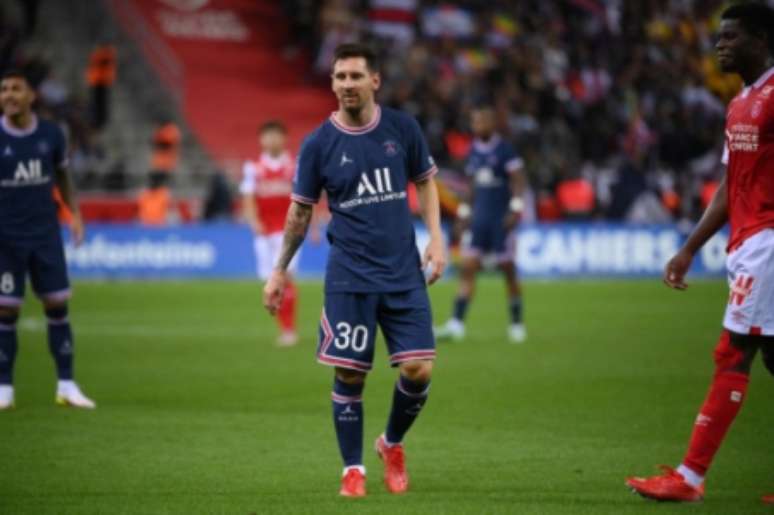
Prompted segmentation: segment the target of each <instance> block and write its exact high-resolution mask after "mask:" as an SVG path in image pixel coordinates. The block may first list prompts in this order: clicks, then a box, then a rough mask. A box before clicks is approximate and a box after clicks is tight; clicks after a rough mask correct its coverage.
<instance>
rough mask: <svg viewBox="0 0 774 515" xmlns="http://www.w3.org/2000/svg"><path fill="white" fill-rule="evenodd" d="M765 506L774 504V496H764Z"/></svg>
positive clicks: (762, 498) (762, 499)
mask: <svg viewBox="0 0 774 515" xmlns="http://www.w3.org/2000/svg"><path fill="white" fill-rule="evenodd" d="M761 501H763V504H774V494H769V495H764V496H763V497H761Z"/></svg>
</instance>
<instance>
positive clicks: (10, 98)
mask: <svg viewBox="0 0 774 515" xmlns="http://www.w3.org/2000/svg"><path fill="white" fill-rule="evenodd" d="M34 101H35V92H34V91H33V89H32V87H31V86H30V84H29V82H28V81H27V79H26V78H25V76H24V75H22V74H21V73H19V72H16V71H9V72H6V73H5V74H4V75H3V77H2V79H1V80H0V105H2V108H3V117H2V119H1V120H0V410H5V409H9V408H12V407H13V405H14V389H13V365H14V360H15V358H16V350H17V340H16V321H17V320H18V318H19V310H20V307H21V305H22V300H23V298H24V286H25V279H26V276H27V274H29V277H30V281H31V283H32V288H33V289H34V290H35V293H36V294H37V295H38V297H40V299H41V301H42V302H43V309H44V311H45V313H46V317H47V318H48V346H49V349H50V350H51V355H52V356H53V357H54V361H55V362H56V371H57V376H58V378H59V381H58V382H57V388H56V398H55V399H56V403H57V404H59V405H63V406H74V407H77V408H89V409H91V408H94V407H95V404H94V401H92V400H91V399H89V398H87V397H86V396H85V395H83V393H82V392H81V390H80V388H79V387H78V385H77V384H76V383H75V381H73V350H74V349H73V344H74V341H73V335H72V331H71V329H70V322H69V320H68V318H67V299H68V298H69V297H70V284H69V282H68V278H67V267H66V265H65V258H64V250H63V247H62V236H61V234H60V229H59V222H58V220H57V206H56V203H55V201H54V191H53V190H54V185H56V186H57V187H58V188H59V192H60V195H61V198H62V200H63V201H64V202H65V204H66V205H67V207H68V208H69V209H70V211H71V212H72V225H71V227H72V234H73V239H74V240H75V242H76V244H78V243H80V242H81V241H82V240H83V224H82V222H81V218H80V214H79V211H78V205H77V204H76V203H75V201H74V199H73V188H72V185H71V184H70V179H69V176H68V173H67V168H66V166H67V150H66V144H65V138H64V134H63V133H62V131H61V129H59V127H57V126H56V125H54V124H53V123H51V122H48V121H45V120H40V119H38V117H37V116H35V114H34V113H33V111H32V104H33V102H34Z"/></svg>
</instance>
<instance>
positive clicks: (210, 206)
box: [202, 170, 234, 222]
mask: <svg viewBox="0 0 774 515" xmlns="http://www.w3.org/2000/svg"><path fill="white" fill-rule="evenodd" d="M233 205H234V198H233V196H232V195H231V188H230V187H229V184H228V179H226V175H225V174H224V173H223V172H222V171H220V170H218V171H216V172H215V173H214V174H212V177H210V184H209V186H208V188H207V198H206V199H205V201H204V213H203V214H202V219H204V220H205V221H207V222H217V221H228V220H231V219H232V218H233V216H232V215H233V213H232V211H233Z"/></svg>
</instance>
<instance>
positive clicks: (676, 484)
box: [626, 465, 704, 502]
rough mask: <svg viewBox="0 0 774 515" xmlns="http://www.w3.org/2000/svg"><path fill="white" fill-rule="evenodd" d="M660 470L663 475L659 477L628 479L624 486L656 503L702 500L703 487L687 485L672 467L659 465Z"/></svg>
mask: <svg viewBox="0 0 774 515" xmlns="http://www.w3.org/2000/svg"><path fill="white" fill-rule="evenodd" d="M661 469H662V470H663V471H664V473H663V474H662V475H660V476H652V477H645V478H643V477H630V478H628V479H627V480H626V484H627V485H629V486H630V487H631V488H632V490H634V491H635V492H636V493H638V494H640V495H641V496H643V497H647V498H649V499H655V500H657V501H678V502H697V501H701V500H702V499H703V498H704V485H702V486H700V487H699V488H696V487H694V486H691V485H689V484H688V483H686V482H685V478H684V477H683V475H682V474H680V473H679V472H677V471H676V470H675V469H673V468H672V467H667V466H666V465H661Z"/></svg>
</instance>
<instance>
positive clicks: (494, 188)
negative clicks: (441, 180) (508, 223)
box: [465, 134, 523, 225]
mask: <svg viewBox="0 0 774 515" xmlns="http://www.w3.org/2000/svg"><path fill="white" fill-rule="evenodd" d="M522 166H523V162H522V159H521V158H520V157H519V156H518V154H516V151H515V150H514V148H513V147H512V146H511V145H510V144H509V143H507V142H506V141H504V140H503V139H502V138H501V137H500V136H498V135H497V134H495V135H493V136H492V137H491V138H490V139H489V141H486V142H484V141H481V140H479V139H475V140H474V141H473V145H472V146H471V149H470V153H469V154H468V160H467V164H466V166H465V174H466V175H467V176H468V177H470V178H471V179H472V181H473V184H472V188H473V220H472V222H473V224H474V225H475V224H477V223H482V222H493V223H502V219H503V217H504V216H505V215H506V213H507V212H508V204H509V202H510V200H511V185H510V175H511V173H514V172H517V171H518V170H520V169H521V168H522Z"/></svg>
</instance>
